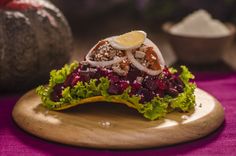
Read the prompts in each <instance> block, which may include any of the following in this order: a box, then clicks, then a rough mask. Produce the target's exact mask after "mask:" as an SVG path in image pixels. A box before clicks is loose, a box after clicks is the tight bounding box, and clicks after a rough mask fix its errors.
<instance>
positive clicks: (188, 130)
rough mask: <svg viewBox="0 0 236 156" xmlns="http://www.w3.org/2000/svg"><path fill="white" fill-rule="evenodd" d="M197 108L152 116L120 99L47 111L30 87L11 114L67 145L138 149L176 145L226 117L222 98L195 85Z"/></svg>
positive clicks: (200, 134)
mask: <svg viewBox="0 0 236 156" xmlns="http://www.w3.org/2000/svg"><path fill="white" fill-rule="evenodd" d="M195 95H196V106H195V111H192V112H189V113H177V112H173V113H170V114H168V115H167V117H166V118H165V119H160V120H156V121H149V120H147V119H145V118H144V117H142V115H141V114H139V113H138V112H136V111H135V110H133V109H131V108H128V107H127V106H125V105H122V104H115V103H90V104H85V105H80V106H77V107H74V108H72V109H70V110H65V111H49V110H47V109H46V108H44V107H43V106H42V105H41V100H40V97H39V96H37V95H36V94H35V91H34V90H32V91H30V92H28V93H27V94H25V95H24V96H23V97H22V98H21V99H20V100H19V101H18V102H17V104H16V105H15V107H14V110H13V118H14V120H15V122H16V123H17V124H18V125H19V126H20V127H21V128H23V129H24V130H26V131H27V132H29V133H31V134H34V135H36V136H38V137H41V138H44V139H47V140H51V141H56V142H60V143H64V144H69V145H76V146H82V147H94V148H109V149H131V148H132V149H134V148H148V147H157V146H165V145H172V144H176V143H181V142H186V141H190V140H194V139H197V138H201V137H203V136H206V135H207V134H209V133H210V132H212V131H214V130H215V129H216V128H218V127H219V126H220V125H221V123H222V122H223V120H224V111H223V108H222V106H221V105H220V103H219V102H218V101H217V100H216V99H215V98H214V97H213V96H211V95H209V94H208V93H206V92H205V91H203V90H201V89H196V91H195Z"/></svg>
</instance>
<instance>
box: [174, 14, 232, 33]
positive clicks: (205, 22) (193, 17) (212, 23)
mask: <svg viewBox="0 0 236 156" xmlns="http://www.w3.org/2000/svg"><path fill="white" fill-rule="evenodd" d="M170 32H171V33H173V34H177V35H185V36H197V37H221V36H226V35H229V33H230V31H229V29H228V28H227V27H226V26H225V25H224V24H223V23H222V22H220V21H219V20H216V19H213V18H212V17H211V15H210V14H209V13H208V12H207V11H205V10H197V11H195V12H193V13H192V14H190V15H188V16H187V17H185V18H184V19H183V20H182V21H181V22H179V23H177V24H175V25H174V26H172V28H171V29H170Z"/></svg>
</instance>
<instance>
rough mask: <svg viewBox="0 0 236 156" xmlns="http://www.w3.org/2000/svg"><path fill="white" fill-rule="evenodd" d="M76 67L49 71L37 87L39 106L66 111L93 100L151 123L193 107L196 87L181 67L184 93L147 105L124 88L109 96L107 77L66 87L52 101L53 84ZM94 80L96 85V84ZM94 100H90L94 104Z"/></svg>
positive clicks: (175, 71)
mask: <svg viewBox="0 0 236 156" xmlns="http://www.w3.org/2000/svg"><path fill="white" fill-rule="evenodd" d="M77 67H78V62H74V63H72V64H71V65H65V66H64V67H63V68H62V69H61V70H53V71H51V73H50V80H49V85H48V86H39V87H38V88H37V89H36V93H37V94H38V95H40V96H41V100H42V103H43V105H44V106H45V107H47V108H49V109H52V110H61V109H66V108H69V107H72V106H76V105H78V103H81V102H82V101H83V100H84V102H82V103H87V102H92V100H88V101H86V100H85V99H89V98H94V99H95V98H96V97H99V98H96V99H100V100H102V101H107V102H120V103H124V104H126V105H128V106H129V107H131V108H134V109H136V110H137V111H138V112H140V113H141V114H143V116H144V117H145V118H147V119H149V120H155V119H159V118H162V117H165V116H166V114H167V113H169V112H171V111H175V110H178V111H182V112H186V111H190V110H191V109H193V108H194V104H195V95H194V90H195V88H196V85H195V84H194V83H192V82H190V79H194V76H193V75H192V74H191V72H189V70H188V68H187V67H185V66H181V69H182V72H181V73H180V75H179V77H180V79H181V80H182V81H183V83H184V85H185V87H184V92H182V93H180V94H179V95H178V96H177V97H175V98H173V97H171V96H168V95H167V96H165V97H163V98H161V97H154V98H153V99H152V100H151V101H150V102H146V103H144V104H141V103H140V102H139V101H140V99H141V98H140V97H139V96H137V95H132V96H131V95H130V91H131V87H128V88H127V89H126V90H125V91H124V92H123V93H122V94H121V95H109V93H108V92H107V90H108V88H109V85H110V81H109V80H108V78H107V77H101V78H100V79H99V80H97V79H91V80H90V81H89V82H85V83H83V82H78V83H77V84H76V85H75V86H74V87H72V88H71V87H67V88H65V89H64V90H63V91H62V98H60V101H58V102H54V101H52V100H51V99H50V94H51V93H52V91H53V87H54V86H55V85H56V84H60V83H63V82H64V81H65V80H66V77H67V76H68V75H69V74H70V73H71V72H72V71H73V70H74V69H76V68H77ZM170 71H171V72H172V73H177V70H176V69H174V68H171V70H170ZM97 81H98V82H97ZM96 99H95V100H94V101H96Z"/></svg>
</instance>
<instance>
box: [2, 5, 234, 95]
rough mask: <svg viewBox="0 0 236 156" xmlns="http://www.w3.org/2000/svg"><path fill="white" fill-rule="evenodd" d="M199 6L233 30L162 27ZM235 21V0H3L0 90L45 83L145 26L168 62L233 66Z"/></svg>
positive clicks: (195, 67)
mask: <svg viewBox="0 0 236 156" xmlns="http://www.w3.org/2000/svg"><path fill="white" fill-rule="evenodd" d="M48 1H51V2H52V3H53V4H54V5H55V6H56V7H58V8H59V9H60V10H61V12H62V13H63V14H64V15H65V17H66V20H67V21H68V23H69V27H68V25H67V23H66V20H64V18H63V16H61V14H60V12H58V10H57V9H56V8H55V7H54V6H53V5H51V4H50V3H48ZM38 4H39V6H38ZM199 9H204V10H206V11H207V12H209V13H210V14H211V15H212V17H213V18H216V19H218V20H220V21H222V22H224V24H226V23H230V25H231V28H232V30H231V29H230V30H231V31H230V34H229V35H228V36H226V37H219V38H211V39H209V38H194V37H193V38H186V37H181V36H173V35H171V34H170V33H168V31H164V30H165V29H163V25H164V24H166V23H167V22H172V23H176V22H180V21H181V20H182V19H183V18H184V17H186V16H187V15H189V14H191V13H192V12H193V11H196V10H199ZM18 13H21V17H27V18H28V19H27V20H26V18H22V19H23V20H22V19H21V18H18V17H19V16H18ZM28 20H29V21H30V23H28ZM225 22H226V23H225ZM203 23H204V22H203ZM57 24H58V25H57ZM204 24H205V23H204ZM235 25H236V0H214V1H213V0H27V1H25V0H0V56H1V57H0V92H5V91H8V90H9V91H13V92H15V91H19V90H22V89H24V90H28V89H31V88H34V87H36V86H38V85H39V84H44V83H47V82H48V79H49V72H50V71H51V70H52V69H60V68H61V67H62V66H63V65H64V64H65V63H68V61H69V60H70V62H72V61H73V60H79V61H81V60H83V59H84V56H85V55H86V54H87V53H88V51H89V50H90V48H92V47H93V46H94V45H95V44H96V43H97V42H98V41H99V40H101V39H104V38H106V37H110V36H114V35H120V34H123V33H126V32H130V31H132V30H143V31H145V32H147V35H148V38H149V39H151V40H152V41H153V42H154V43H155V44H156V45H157V46H158V47H159V49H160V50H161V52H162V55H163V57H164V59H165V61H166V64H167V65H169V66H174V67H179V66H180V65H182V64H184V65H187V66H188V67H189V68H190V70H191V71H193V72H194V73H195V72H202V71H204V72H205V71H207V72H212V71H213V72H229V71H235V70H236V42H235V37H234V36H235ZM70 29H71V31H72V35H71V32H70ZM208 30H209V29H208ZM210 30H213V29H211V28H210ZM71 36H73V37H71ZM22 38H23V39H22ZM72 40H73V41H72ZM13 42H14V44H12V43H13ZM72 42H73V44H71V43H72ZM174 45H175V46H174ZM226 45H228V46H226ZM173 49H174V50H173ZM180 53H182V54H183V55H182V59H181V57H180V55H179V54H180ZM216 56H217V57H216ZM190 57H192V59H193V60H194V62H193V61H188V59H189V58H190ZM195 57H196V58H195ZM214 57H215V58H217V60H215V61H209V60H211V58H214ZM203 60H204V62H201V61H203ZM25 80H27V81H25Z"/></svg>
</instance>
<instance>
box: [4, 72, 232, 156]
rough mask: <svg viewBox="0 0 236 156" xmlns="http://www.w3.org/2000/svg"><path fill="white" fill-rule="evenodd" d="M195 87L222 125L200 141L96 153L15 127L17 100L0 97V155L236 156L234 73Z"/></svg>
mask: <svg viewBox="0 0 236 156" xmlns="http://www.w3.org/2000/svg"><path fill="white" fill-rule="evenodd" d="M196 77H197V84H198V86H199V87H200V88H202V89H205V90H206V91H208V92H209V93H211V94H212V95H214V96H215V97H217V99H218V100H219V101H220V102H221V103H222V105H223V106H224V108H225V122H224V123H223V125H222V126H221V127H220V128H219V129H218V130H216V131H215V132H214V133H212V134H210V135H209V136H207V137H204V138H202V139H199V140H196V141H192V142H188V143H183V144H178V145H174V146H169V147H162V148H152V149H145V150H98V149H88V148H79V147H73V146H67V145H62V144H58V143H54V142H49V141H45V140H42V139H40V138H37V137H35V136H32V135H30V134H28V133H26V132H24V131H23V130H21V129H20V128H18V127H17V126H16V124H15V123H14V122H13V120H12V117H11V112H12V109H13V106H14V104H15V103H16V101H17V100H18V99H19V96H12V95H11V96H10V95H9V96H0V106H1V107H0V155H1V156H2V155H9V156H12V155H17V156H19V155H26V156H31V155H68V156H72V155H103V156H106V155H114V156H115V155H117V156H118V155H129V156H132V155H226V156H229V155H236V73H224V74H219V73H200V74H197V76H196Z"/></svg>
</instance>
